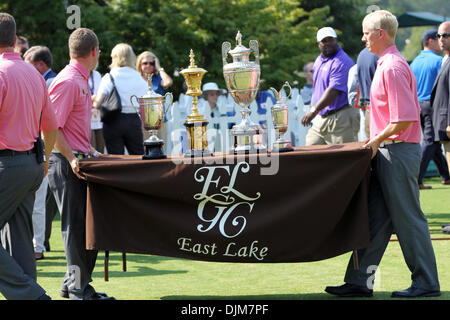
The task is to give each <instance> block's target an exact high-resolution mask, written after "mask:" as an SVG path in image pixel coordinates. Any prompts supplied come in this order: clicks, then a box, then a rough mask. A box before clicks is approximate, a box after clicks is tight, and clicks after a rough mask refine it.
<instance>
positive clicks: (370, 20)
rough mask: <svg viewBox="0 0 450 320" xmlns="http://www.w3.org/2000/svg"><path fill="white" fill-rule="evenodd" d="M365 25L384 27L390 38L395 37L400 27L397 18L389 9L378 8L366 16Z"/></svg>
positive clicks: (375, 27)
mask: <svg viewBox="0 0 450 320" xmlns="http://www.w3.org/2000/svg"><path fill="white" fill-rule="evenodd" d="M362 24H363V25H364V24H366V25H368V26H371V27H372V28H373V29H375V30H377V29H383V30H385V31H386V33H387V34H388V35H389V37H390V38H392V39H395V35H396V34H397V29H398V21H397V18H396V17H395V16H394V15H393V14H392V13H390V12H389V11H387V10H377V11H374V12H371V13H369V14H368V15H367V16H365V17H364V20H363V23H362Z"/></svg>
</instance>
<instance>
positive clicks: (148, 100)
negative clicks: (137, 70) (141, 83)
mask: <svg viewBox="0 0 450 320" xmlns="http://www.w3.org/2000/svg"><path fill="white" fill-rule="evenodd" d="M151 78H152V76H151V75H150V76H149V77H148V87H149V89H148V92H147V93H146V94H145V95H144V96H143V97H137V96H135V95H132V96H131V97H130V102H131V105H133V101H132V100H133V97H134V98H136V100H137V101H138V103H139V113H138V114H139V116H140V118H141V121H142V126H143V127H144V129H145V130H147V131H149V132H150V137H149V138H148V139H147V140H145V141H144V149H145V153H144V155H143V156H142V159H143V160H151V159H165V158H166V155H165V154H164V151H163V150H162V146H163V145H164V141H163V140H162V139H160V138H158V130H159V129H161V125H162V122H163V121H164V118H165V117H166V114H167V111H169V109H170V106H171V105H172V102H173V95H172V93H170V92H167V93H166V94H165V95H164V96H162V95H160V94H158V93H156V92H154V91H153V89H152V80H151ZM168 98H169V99H168ZM166 100H168V101H170V102H169V103H168V104H167V110H166V111H165V112H164V103H165V101H166Z"/></svg>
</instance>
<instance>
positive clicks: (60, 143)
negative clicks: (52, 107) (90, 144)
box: [55, 129, 76, 162]
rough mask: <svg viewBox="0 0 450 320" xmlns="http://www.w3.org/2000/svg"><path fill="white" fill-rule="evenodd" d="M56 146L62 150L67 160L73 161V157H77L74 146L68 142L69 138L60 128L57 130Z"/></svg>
mask: <svg viewBox="0 0 450 320" xmlns="http://www.w3.org/2000/svg"><path fill="white" fill-rule="evenodd" d="M55 148H56V149H57V150H58V151H59V152H61V154H62V155H63V156H64V157H65V158H66V159H67V161H69V162H71V161H72V160H73V159H76V158H75V155H74V154H73V150H72V148H71V147H70V145H69V144H68V143H67V140H66V138H65V137H64V135H63V133H62V132H61V130H60V129H58V131H57V132H56V141H55Z"/></svg>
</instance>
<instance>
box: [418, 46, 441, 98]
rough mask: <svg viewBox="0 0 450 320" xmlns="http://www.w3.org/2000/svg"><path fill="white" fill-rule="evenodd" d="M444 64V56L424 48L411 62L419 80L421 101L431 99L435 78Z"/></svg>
mask: <svg viewBox="0 0 450 320" xmlns="http://www.w3.org/2000/svg"><path fill="white" fill-rule="evenodd" d="M441 66H442V57H441V56H440V55H438V54H436V53H435V52H434V51H432V50H422V51H421V52H420V54H419V55H418V56H417V57H416V58H415V59H414V60H413V62H412V63H411V69H412V71H413V72H414V75H415V76H416V80H417V94H418V97H419V102H423V101H427V100H430V99H431V91H432V90H433V84H434V80H436V77H437V75H438V74H439V70H441Z"/></svg>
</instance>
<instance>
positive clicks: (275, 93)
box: [270, 87, 283, 101]
mask: <svg viewBox="0 0 450 320" xmlns="http://www.w3.org/2000/svg"><path fill="white" fill-rule="evenodd" d="M281 89H283V87H281ZM270 90H272V92H273V94H274V96H275V99H277V98H278V99H277V101H280V100H281V96H280V94H279V93H278V91H277V90H276V89H275V88H273V87H270Z"/></svg>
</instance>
